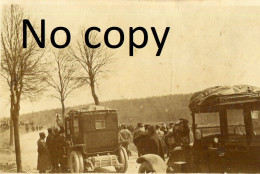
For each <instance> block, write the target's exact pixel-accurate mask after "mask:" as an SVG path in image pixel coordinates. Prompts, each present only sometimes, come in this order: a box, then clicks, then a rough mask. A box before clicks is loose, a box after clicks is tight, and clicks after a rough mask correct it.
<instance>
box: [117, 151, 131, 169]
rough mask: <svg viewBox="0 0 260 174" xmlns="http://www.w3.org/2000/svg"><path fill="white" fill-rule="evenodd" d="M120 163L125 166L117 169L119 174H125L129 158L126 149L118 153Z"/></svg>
mask: <svg viewBox="0 0 260 174" xmlns="http://www.w3.org/2000/svg"><path fill="white" fill-rule="evenodd" d="M118 161H119V163H121V164H123V167H119V168H116V171H117V173H125V172H126V171H127V168H128V156H127V152H126V150H125V148H123V147H120V149H119V153H118Z"/></svg>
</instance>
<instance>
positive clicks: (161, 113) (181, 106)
mask: <svg viewBox="0 0 260 174" xmlns="http://www.w3.org/2000/svg"><path fill="white" fill-rule="evenodd" d="M190 97H191V94H178V95H168V96H160V97H149V98H142V99H129V100H127V99H125V100H112V101H106V102H101V105H103V106H107V107H109V108H111V109H117V111H118V119H119V122H120V123H126V124H136V123H137V122H143V123H161V122H169V121H176V120H178V119H179V118H186V119H188V120H191V116H190V111H189V108H188V104H189V99H190ZM83 107H85V106H84V105H80V106H75V107H73V109H79V108H83ZM70 109H72V108H71V107H69V108H66V112H68V111H69V110H70ZM56 113H59V114H60V113H61V109H59V108H57V109H51V110H44V111H39V112H33V113H28V114H23V115H21V117H20V120H28V121H34V122H35V123H36V124H39V125H45V126H52V125H55V119H56V117H55V115H56Z"/></svg>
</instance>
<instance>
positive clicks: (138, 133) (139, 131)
mask: <svg viewBox="0 0 260 174" xmlns="http://www.w3.org/2000/svg"><path fill="white" fill-rule="evenodd" d="M144 134H145V130H144V125H143V123H137V127H136V129H135V130H134V133H133V142H134V144H135V146H136V148H137V151H138V157H140V156H142V155H143V146H142V144H143V143H142V139H143V138H142V137H143V135H144Z"/></svg>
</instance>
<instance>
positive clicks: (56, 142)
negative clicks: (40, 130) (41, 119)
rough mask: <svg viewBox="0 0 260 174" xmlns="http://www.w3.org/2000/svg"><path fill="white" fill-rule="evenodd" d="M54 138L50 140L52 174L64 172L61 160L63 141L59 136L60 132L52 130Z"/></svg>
mask: <svg viewBox="0 0 260 174" xmlns="http://www.w3.org/2000/svg"><path fill="white" fill-rule="evenodd" d="M53 132H54V136H53V140H52V145H53V151H54V152H53V157H54V172H60V168H59V166H60V167H61V170H62V171H64V170H65V168H64V167H65V166H64V159H63V154H64V149H63V148H64V147H65V140H64V137H63V136H62V135H61V134H60V131H59V130H58V129H57V128H55V129H54V130H53Z"/></svg>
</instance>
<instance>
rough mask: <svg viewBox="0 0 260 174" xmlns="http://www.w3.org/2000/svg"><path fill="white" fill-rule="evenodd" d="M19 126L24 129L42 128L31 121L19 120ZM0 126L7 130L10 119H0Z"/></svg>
mask: <svg viewBox="0 0 260 174" xmlns="http://www.w3.org/2000/svg"><path fill="white" fill-rule="evenodd" d="M18 124H19V127H24V128H25V131H26V132H27V133H28V132H29V131H41V130H42V129H43V126H42V125H36V124H35V123H34V122H33V121H19V123H18ZM0 128H1V129H4V130H8V129H9V128H10V120H5V121H0Z"/></svg>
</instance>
